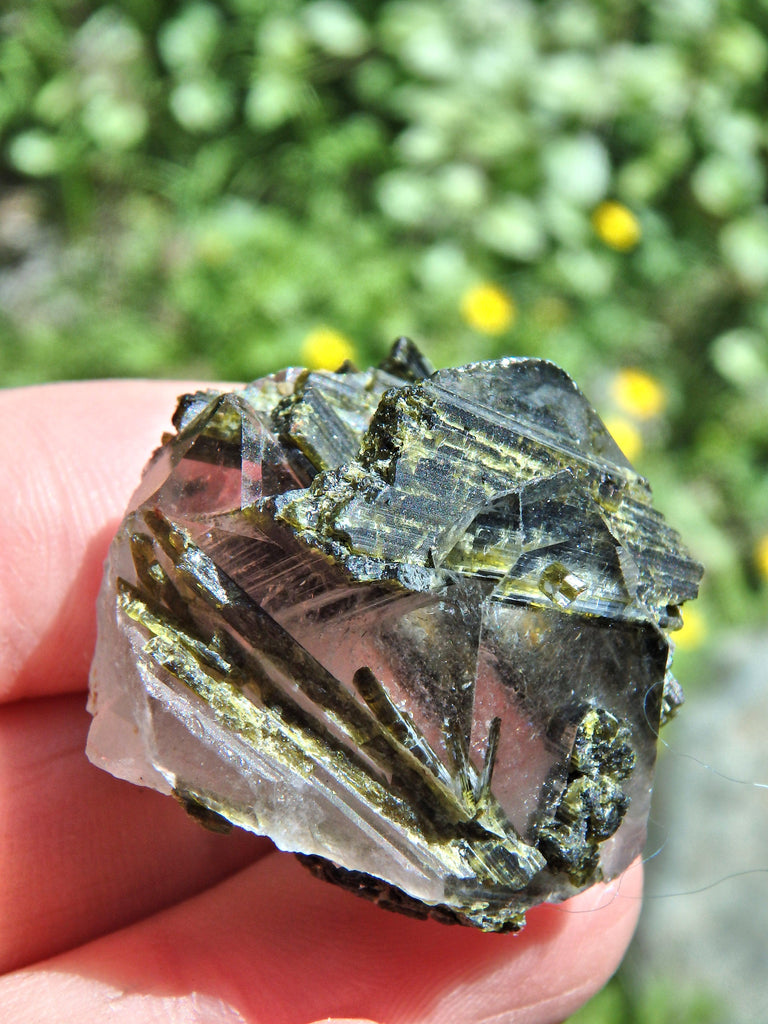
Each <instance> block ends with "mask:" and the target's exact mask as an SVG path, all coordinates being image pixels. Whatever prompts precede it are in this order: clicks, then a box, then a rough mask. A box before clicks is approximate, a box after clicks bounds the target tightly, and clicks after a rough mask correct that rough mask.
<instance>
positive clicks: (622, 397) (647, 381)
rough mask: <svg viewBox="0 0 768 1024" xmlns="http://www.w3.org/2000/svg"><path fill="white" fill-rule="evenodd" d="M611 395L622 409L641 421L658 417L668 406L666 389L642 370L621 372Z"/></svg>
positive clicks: (616, 377)
mask: <svg viewBox="0 0 768 1024" xmlns="http://www.w3.org/2000/svg"><path fill="white" fill-rule="evenodd" d="M611 395H612V396H613V399H614V401H615V402H616V404H617V405H618V406H619V408H620V409H622V410H623V411H624V412H627V413H629V414H630V416H635V417H637V419H639V420H649V419H652V418H653V417H654V416H658V415H659V413H660V412H663V410H664V409H665V407H666V404H667V393H666V391H665V390H664V388H663V387H662V386H661V384H659V382H658V381H657V380H654V378H653V377H649V376H648V374H647V373H643V371H642V370H619V372H618V373H617V374H616V376H615V377H614V378H613V381H612V382H611Z"/></svg>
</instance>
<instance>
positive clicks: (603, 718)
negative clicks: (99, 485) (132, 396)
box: [88, 339, 701, 931]
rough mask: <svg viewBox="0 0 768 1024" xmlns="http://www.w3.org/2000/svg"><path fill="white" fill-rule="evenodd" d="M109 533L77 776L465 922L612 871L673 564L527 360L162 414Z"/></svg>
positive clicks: (566, 403) (500, 926)
mask: <svg viewBox="0 0 768 1024" xmlns="http://www.w3.org/2000/svg"><path fill="white" fill-rule="evenodd" d="M173 422H174V426H175V428H176V433H175V434H174V435H170V436H166V437H165V438H164V439H163V440H164V443H163V445H162V447H161V448H159V449H158V450H157V451H156V452H155V454H154V456H153V457H152V459H151V461H150V463H149V465H148V466H147V468H146V470H145V473H144V476H143V479H142V481H141V484H140V486H139V488H138V491H137V492H136V494H135V495H134V497H133V499H132V501H131V505H130V510H129V512H128V513H127V515H126V517H125V520H124V521H123V524H122V526H121V527H120V530H119V532H118V534H117V537H116V538H115V540H114V542H113V544H112V547H111V550H110V556H109V560H108V565H107V572H106V575H105V580H104V584H103V588H102V592H101V597H100V611H99V639H98V645H97V651H96V656H95V659H94V663H93V669H92V674H91V700H90V710H91V712H92V713H93V715H94V721H93V724H92V727H91V731H90V735H89V739H88V755H89V757H90V758H91V760H92V761H94V763H96V764H97V765H100V766H102V767H104V768H106V769H107V770H109V771H111V772H112V773H113V774H114V775H117V776H119V777H121V778H125V779H129V780H130V781H132V782H136V783H139V784H142V785H145V786H151V787H153V788H155V789H158V790H160V791H161V792H164V793H173V794H175V796H176V797H177V798H178V799H179V800H181V802H182V803H183V804H184V806H185V807H186V808H187V809H188V810H189V811H190V813H192V814H194V815H195V816H196V817H198V818H199V819H200V820H201V821H202V822H203V823H204V824H207V825H208V826H209V827H214V828H228V827H230V826H231V825H237V826H240V827H243V828H246V829H249V830H251V831H253V832H257V833H260V834H265V835H268V836H270V837H271V838H272V839H273V840H274V842H275V843H276V844H277V845H278V846H279V847H280V848H281V849H284V850H290V851H293V852H296V853H299V854H300V855H302V859H303V860H304V862H305V863H306V864H307V865H308V866H309V867H310V868H311V869H312V870H314V871H315V872H316V873H317V874H319V875H322V876H323V877H325V878H328V879H329V880H331V881H334V882H338V883H341V884H343V885H346V886H347V887H349V888H352V889H354V890H355V891H357V892H359V893H361V894H362V895H366V896H369V897H371V898H375V899H376V900H377V901H378V902H380V903H383V904H384V905H387V906H390V907H393V908H395V909H399V910H402V911H404V912H407V913H415V914H419V915H421V916H425V915H427V914H430V915H432V916H434V917H437V918H438V919H440V920H445V921H458V922H461V923H464V924H471V925H475V926H477V927H480V928H483V929H486V930H495V931H504V930H514V929H517V928H519V927H520V926H521V925H522V923H523V920H524V917H523V915H524V912H525V910H526V908H528V907H530V906H532V905H534V904H536V903H539V902H542V901H545V900H560V899H564V898H566V897H568V896H570V895H573V894H574V893H575V892H578V891H579V890H580V889H582V888H584V887H586V886H588V885H590V884H592V883H593V882H595V881H597V880H598V879H601V878H610V877H612V876H614V875H615V874H617V873H618V872H620V871H622V870H623V869H624V868H625V867H626V866H627V865H628V864H629V863H630V862H631V860H632V859H633V858H634V857H635V856H636V855H637V854H638V853H639V851H640V849H641V847H642V845H643V841H644V836H645V823H646V819H647V815H648V809H649V800H650V791H651V783H652V776H653V766H654V760H655V754H656V732H657V729H658V727H659V725H660V724H661V722H662V721H663V719H664V718H665V717H666V716H668V715H669V714H671V713H673V712H674V710H675V708H676V707H677V706H678V705H679V704H680V702H681V699H682V698H681V694H680V689H679V687H678V686H677V684H676V683H675V681H674V679H673V677H672V676H671V674H670V673H669V670H668V665H669V661H670V641H669V636H668V631H669V630H672V629H675V628H677V627H678V626H679V625H680V624H681V618H680V614H679V606H680V605H681V604H682V603H683V602H684V601H686V600H688V599H690V598H692V597H695V595H696V591H697V586H698V582H699V578H700V574H701V569H700V567H699V566H698V565H697V564H696V563H695V562H693V561H692V560H691V559H690V557H689V556H688V555H687V553H686V552H685V550H684V549H683V548H682V546H681V544H680V541H679V538H678V536H677V534H676V533H675V532H674V531H673V530H671V529H670V528H669V527H668V526H667V525H666V524H665V522H664V520H663V519H662V517H661V516H660V515H659V513H658V512H656V511H655V510H654V509H653V508H652V506H651V499H650V491H649V488H648V485H647V483H646V482H645V480H643V478H642V477H640V476H639V475H638V474H637V473H636V472H635V471H634V470H633V469H632V468H631V466H630V465H629V464H628V463H627V461H626V459H625V458H624V456H623V455H622V454H621V452H620V451H619V449H618V448H617V447H616V445H615V443H614V441H613V440H612V438H611V437H610V435H609V433H608V432H607V430H606V429H605V427H604V425H603V424H602V422H601V420H600V419H599V417H598V416H597V414H596V413H595V412H594V411H593V410H592V408H591V407H590V405H589V404H588V402H587V401H586V399H585V398H584V396H583V395H582V394H581V392H580V391H579V390H578V388H577V387H576V386H575V385H574V383H573V382H572V381H571V380H570V378H569V377H568V376H567V375H566V374H565V373H564V372H563V371H562V370H560V369H558V368H557V367H556V366H554V365H553V364H551V363H548V362H544V361H542V360H537V359H501V360H498V361H495V362H482V363H474V364H471V365H469V366H464V367H461V368H459V369H452V370H440V371H437V372H435V373H433V372H432V370H431V367H429V365H428V364H427V362H426V360H425V359H424V358H423V356H421V354H420V353H419V352H418V351H417V350H416V349H415V347H414V346H413V345H412V343H411V342H409V341H407V339H400V340H399V341H398V342H396V343H395V345H394V347H393V349H392V351H391V353H390V355H389V356H388V358H387V359H386V360H385V362H384V363H383V364H382V365H381V366H380V367H379V368H377V369H372V370H368V371H365V372H359V371H357V370H356V369H355V368H354V367H353V366H351V365H348V364H345V366H343V367H342V368H341V369H340V370H339V371H337V372H336V373H328V372H309V371H307V370H301V369H289V370H285V371H282V372H281V373H278V374H275V375H273V376H270V377H267V378H265V379H263V380H260V381H256V382H255V383H253V384H250V385H247V386H245V387H243V388H241V389H239V390H236V391H233V392H231V393H228V394H224V393H219V392H216V391H207V392H198V393H196V394H193V395H185V396H184V397H183V398H182V399H181V400H180V403H179V406H178V409H177V410H176V413H175V416H174V419H173Z"/></svg>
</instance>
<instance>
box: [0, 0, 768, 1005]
mask: <svg viewBox="0 0 768 1024" xmlns="http://www.w3.org/2000/svg"><path fill="white" fill-rule="evenodd" d="M0 27H1V28H2V39H1V41H0V175H1V179H0V180H1V182H2V192H1V193H0V383H2V384H4V385H16V384H27V383H33V382H36V381H50V380H56V379H62V378H72V377H93V376H99V375H179V376H194V377H197V378H213V379H225V380H237V379H246V378H253V377H255V376H258V375H260V374H262V373H264V372H267V371H269V370H272V369H275V368H276V367H277V366H279V365H285V364H287V363H292V362H293V363H301V364H304V365H311V366H315V367H322V366H325V367H333V366H334V365H336V364H338V363H339V362H341V361H342V360H343V359H344V358H350V357H351V358H353V359H354V360H356V361H357V362H358V363H359V364H361V365H365V364H368V363H369V362H370V361H375V360H377V359H379V358H380V357H381V356H382V354H383V353H384V351H385V350H386V348H387V347H388V345H389V343H390V342H391V340H392V339H393V338H394V337H395V336H396V335H399V334H409V335H411V336H412V337H413V338H414V339H416V340H417V342H418V344H419V345H420V346H421V347H422V348H423V349H424V350H425V351H426V352H427V353H428V355H429V356H430V357H431V359H432V361H433V362H434V363H435V364H437V365H445V364H449V363H458V362H466V361H470V360H473V359H481V358H489V357H495V356H498V355H502V354H526V355H537V356H545V357H547V358H551V359H553V360H555V361H556V362H558V363H560V364H561V365H562V366H564V367H565V368H566V369H567V370H568V371H569V372H570V373H571V374H573V375H574V376H575V378H576V379H577V380H578V381H579V383H580V384H581V385H582V387H583V388H584V389H585V390H586V391H587V393H588V394H589V395H590V396H591V398H592V400H593V401H594V402H595V404H596V405H597V406H598V408H599V409H600V410H601V412H602V413H603V415H604V417H605V419H606V422H607V423H608V424H609V426H610V429H611V430H612V432H613V433H614V435H615V436H616V438H617V440H618V441H619V443H620V445H621V446H622V447H623V449H624V450H625V452H626V453H627V455H628V456H629V457H630V458H631V459H632V460H633V461H635V462H636V464H637V466H638V468H639V469H640V470H641V471H643V472H644V473H645V474H646V475H647V476H648V477H649V478H650V479H651V480H652V481H653V483H654V488H655V491H656V495H657V499H658V503H659V505H660V507H661V508H662V509H663V510H664V512H665V513H666V514H667V516H668V517H669V518H670V519H671V520H672V522H673V523H674V524H675V525H676V526H677V527H678V528H679V529H681V531H682V532H683V533H684V535H685V536H686V538H687V539H688V540H689V541H690V543H691V546H692V547H693V549H694V552H695V554H696V555H697V556H698V557H699V558H700V559H701V560H702V561H703V562H704V563H705V564H706V567H707V577H706V583H705V586H704V589H703V597H702V600H701V602H700V603H699V604H698V605H697V606H696V608H695V609H692V610H691V611H690V612H689V613H688V614H687V618H686V625H685V627H684V630H683V631H682V632H681V633H680V634H679V653H678V658H677V664H678V669H679V674H680V675H681V676H682V677H683V679H684V681H685V682H686V683H688V684H689V685H690V684H693V685H695V682H696V678H697V675H698V674H699V673H700V672H701V671H702V670H703V666H704V664H705V660H704V659H705V657H706V654H705V653H703V652H706V650H707V645H708V644H711V643H712V642H713V641H714V640H716V638H717V636H718V635H719V632H720V631H721V630H723V629H726V628H728V627H731V626H733V625H735V624H743V623H749V622H752V623H755V624H758V623H760V622H761V621H763V620H764V619H765V615H766V611H768V473H767V472H766V464H767V463H768V343H767V342H766V331H767V330H768V202H767V201H766V155H767V153H768V129H767V128H766V124H765V119H764V112H765V109H766V100H768V87H767V85H766V82H767V78H766V69H767V68H768V42H766V30H767V29H768V6H767V5H766V4H765V3H764V2H759V0H677V2H675V3H669V2H668V0H618V2H613V3H608V2H605V0H545V2H533V0H387V2H377V0H348V2H345V0H311V2H305V0H220V2H218V3H212V2H206V0H190V2H178V0H175V2H168V0H125V2H123V3H121V4H113V5H108V4H105V3H100V2H96V0H75V2H73V0H28V2H26V3H21V2H19V3H13V2H11V3H8V2H7V0H6V3H5V4H3V6H2V8H0ZM605 998H608V999H614V1000H615V998H618V997H617V996H616V993H615V992H614V994H613V995H610V994H609V996H607V997H605ZM606 1005H607V1004H606ZM611 1005H613V1004H611ZM617 1005H618V1004H617ZM585 1012H586V1011H585ZM595 1012H597V1011H595ZM627 1012H629V1011H627ZM681 1012H682V1011H680V1012H677V1011H676V1015H674V1014H673V1015H670V1016H669V1018H667V1017H664V1018H663V1019H664V1020H666V1019H669V1020H672V1019H675V1020H677V1021H679V1020H682V1019H687V1018H684V1017H683V1016H681ZM595 1019H597V1018H595ZM611 1019H612V1020H619V1019H621V1020H624V1019H627V1020H629V1019H633V1020H634V1019H638V1020H639V1019H640V1017H637V1018H634V1017H632V1018H630V1017H626V1018H625V1017H621V1018H619V1017H617V1016H612V1017H611ZM645 1019H648V1018H645ZM653 1019H654V1021H661V1020H662V1017H660V1016H658V1015H655V1016H654V1017H653ZM697 1019H698V1018H697ZM585 1020H586V1018H585Z"/></svg>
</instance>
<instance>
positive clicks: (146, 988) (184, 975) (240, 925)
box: [0, 853, 642, 1024]
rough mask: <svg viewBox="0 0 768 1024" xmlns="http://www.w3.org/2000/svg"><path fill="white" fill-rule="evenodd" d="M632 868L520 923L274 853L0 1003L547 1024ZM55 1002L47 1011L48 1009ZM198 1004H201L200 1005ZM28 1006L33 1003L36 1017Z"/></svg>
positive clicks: (601, 977) (296, 1018)
mask: <svg viewBox="0 0 768 1024" xmlns="http://www.w3.org/2000/svg"><path fill="white" fill-rule="evenodd" d="M641 875H642V872H641V869H640V867H639V865H636V866H635V867H634V868H633V869H631V870H630V871H629V872H628V873H627V874H626V875H625V876H624V877H623V878H622V879H621V880H617V881H615V882H613V883H610V884H609V885H608V886H596V887H594V888H593V889H591V890H589V891H588V892H586V893H583V894H582V895H581V896H578V897H576V898H575V899H573V900H571V901H569V902H568V903H567V904H563V905H562V906H560V907H555V906H543V907H538V908H536V909H534V910H532V911H531V912H530V914H529V921H528V925H527V927H526V928H525V929H524V930H523V932H522V933H521V934H520V935H517V936H515V935H489V934H482V933H480V932H477V931H474V930H472V929H468V928H459V927H453V928H451V927H447V926H445V925H441V924H437V923H435V922H432V921H415V920H412V919H410V918H405V917H401V916H399V915H396V914H390V913H388V912H386V911H384V910H381V909H379V908H378V907H375V906H373V905H372V904H369V903H366V902H364V901H363V900H361V899H359V898H357V897H355V896H352V895H351V894H349V893H346V892H344V891H342V890H339V889H336V888H334V887H333V886H330V885H328V884H326V883H323V882H320V881H318V880H317V879H315V878H314V877H312V876H311V875H310V874H309V873H307V872H305V871H304V870H303V868H301V866H300V865H299V864H298V863H297V862H296V861H295V860H294V859H293V858H290V857H287V856H285V855H283V854H279V853H274V854H270V855H269V856H268V857H266V858H264V859H262V860H261V861H259V862H258V863H257V864H255V865H253V866H252V867H250V868H247V869H245V870H244V871H242V872H240V874H238V875H236V876H234V877H233V878H230V879H228V880H227V881H225V882H223V883H222V884H220V885H219V886H217V887H216V888H215V889H211V890H208V891H207V892H205V893H203V894H201V895H200V896H198V897H196V898H194V899H192V900H189V901H187V902H185V903H183V904H179V905H178V906H176V907H174V908H172V909H170V910H168V911H166V912H164V913H162V914H159V915H157V916H155V917H153V918H151V919H148V920H146V921H143V922H140V923H138V924H136V925H133V926H132V927H130V928H127V929H125V930H124V931H122V932H118V933H116V934H114V935H110V936H107V937H105V938H103V939H99V940H97V941H96V942H94V943H91V944H90V945H88V946H85V947H82V948H81V949H78V950H73V951H71V952H69V953H67V954H64V955H63V956H60V957H57V958H56V959H54V960H51V961H48V962H47V963H44V964H40V965H37V966H35V967H34V968H31V969H29V970H28V971H25V972H20V973H17V974H14V975H10V976H7V977H6V978H5V979H3V980H2V981H1V982H0V1010H4V1011H5V1013H6V1015H7V1016H8V1019H15V1016H14V1011H15V1012H16V1013H19V1012H20V1011H21V1009H22V1008H23V1009H24V1010H25V1011H26V1013H27V1014H29V1015H31V1016H32V1017H33V1019H35V1020H39V1021H40V1022H41V1024H42V1022H45V1021H48V1020H54V1019H55V1020H56V1022H57V1024H67V1022H69V1021H72V1022H75V1021H78V1022H79V1021H82V1020H89V1021H102V1020H106V1019H107V1018H108V1019H109V1021H110V1024H112V1022H115V1024H121V1022H123V1021H125V1022H128V1021H130V1022H131V1024H140V1022H144V1021H147V1022H148V1021H156V1020H158V1019H161V1016H160V1015H161V1014H164V1015H165V1016H163V1017H162V1019H171V1017H172V1018H173V1019H180V1020H185V1021H197V1020H201V1021H202V1020H206V1021H219V1020H221V1021H234V1020H238V1021H246V1022H248V1024H304V1022H306V1021H320V1020H324V1019H326V1018H328V1017H331V1018H342V1019H343V1018H345V1017H346V1018H350V1017H351V1018H353V1019H355V1018H363V1019H366V1020H372V1021H382V1022H383V1021H386V1022H387V1024H417V1022H418V1024H445V1021H451V1024H470V1022H472V1024H479V1022H482V1021H485V1022H491V1021H495V1022H497V1024H499V1022H501V1021H502V1020H503V1021H509V1022H512V1021H515V1022H518V1024H519V1022H526V1024H545V1022H555V1021H561V1020H563V1019H564V1018H565V1017H567V1016H568V1015H569V1014H570V1013H572V1012H573V1011H574V1010H575V1009H576V1008H577V1007H578V1006H579V1005H581V1003H583V1002H584V1001H585V1000H586V999H587V998H589V996H590V995H591V994H592V993H594V992H595V991H596V990H597V989H598V988H599V987H600V986H601V985H602V984H603V983H604V982H605V981H606V980H607V978H608V977H609V976H610V974H611V973H612V972H613V970H614V969H615V968H616V966H617V964H618V963H619V960H620V959H621V956H622V954H623V953H624V950H625V949H626V946H627V944H628V942H629V939H630V937H631V934H632V931H633V929H634V926H635V922H636V919H637V914H638V910H639V905H640V887H641ZM51 1006H55V1007H56V1016H55V1018H54V1017H52V1016H51V1015H50V1009H49V1008H50V1007H51ZM201 1007H202V1010H201ZM35 1014H37V1016H35Z"/></svg>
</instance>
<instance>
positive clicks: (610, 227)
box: [592, 200, 642, 252]
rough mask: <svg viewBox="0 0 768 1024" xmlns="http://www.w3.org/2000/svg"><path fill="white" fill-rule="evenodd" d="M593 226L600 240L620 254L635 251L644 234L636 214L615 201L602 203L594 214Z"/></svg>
mask: <svg viewBox="0 0 768 1024" xmlns="http://www.w3.org/2000/svg"><path fill="white" fill-rule="evenodd" d="M592 226H593V227H594V229H595V232H596V233H597V236H598V238H600V239H601V241H603V242H605V244H606V245H607V246H609V247H610V248H611V249H616V250H618V252H629V250H630V249H634V247H635V246H636V245H637V243H638V242H639V241H640V236H641V234H642V230H641V228H640V221H639V220H638V219H637V217H636V216H635V215H634V213H632V211H631V210H630V209H629V208H628V207H626V206H624V204H623V203H617V202H615V201H613V200H608V201H606V202H604V203H600V205H599V206H598V207H597V209H596V210H595V212H594V213H593V214H592Z"/></svg>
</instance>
